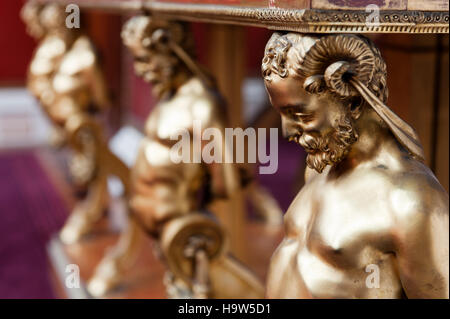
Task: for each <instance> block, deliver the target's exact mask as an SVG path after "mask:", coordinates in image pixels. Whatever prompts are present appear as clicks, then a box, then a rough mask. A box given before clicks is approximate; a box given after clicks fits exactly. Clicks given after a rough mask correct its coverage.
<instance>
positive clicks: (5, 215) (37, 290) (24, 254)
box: [0, 151, 67, 298]
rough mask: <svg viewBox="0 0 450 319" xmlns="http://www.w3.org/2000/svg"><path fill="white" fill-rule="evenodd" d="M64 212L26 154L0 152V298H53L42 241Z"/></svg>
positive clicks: (43, 175) (32, 157)
mask: <svg viewBox="0 0 450 319" xmlns="http://www.w3.org/2000/svg"><path fill="white" fill-rule="evenodd" d="M66 215H67V209H66V207H65V205H64V202H63V201H62V199H61V198H60V195H59V193H58V192H57V191H56V189H55V188H54V186H53V185H52V184H51V181H50V180H49V178H48V176H47V175H46V173H45V172H44V170H43V168H42V167H41V165H40V163H39V161H38V159H37V157H36V156H35V155H34V153H33V152H32V151H20V152H17V151H15V152H8V153H0V298H54V297H55V294H54V292H53V289H52V285H51V281H50V268H49V264H48V260H47V252H46V243H47V241H48V239H49V237H50V235H51V234H53V233H54V232H55V231H57V230H58V229H59V228H60V227H61V225H62V224H63V222H64V220H65V218H66Z"/></svg>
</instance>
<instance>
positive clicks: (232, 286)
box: [122, 16, 263, 298]
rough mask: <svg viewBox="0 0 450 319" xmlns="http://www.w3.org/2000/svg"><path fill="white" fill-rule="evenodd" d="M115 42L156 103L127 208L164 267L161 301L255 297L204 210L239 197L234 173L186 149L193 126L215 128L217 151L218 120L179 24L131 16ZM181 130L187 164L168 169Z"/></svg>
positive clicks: (212, 93) (256, 287)
mask: <svg viewBox="0 0 450 319" xmlns="http://www.w3.org/2000/svg"><path fill="white" fill-rule="evenodd" d="M122 37H123V41H124V43H125V45H126V46H127V47H128V48H129V49H130V50H131V52H132V53H133V55H134V57H135V69H136V72H137V74H138V75H140V76H142V78H143V79H144V80H145V81H147V82H149V83H151V84H152V89H153V93H154V95H155V96H156V97H158V99H159V103H158V104H157V105H156V106H155V108H154V109H153V111H152V112H151V114H150V115H149V117H148V119H147V122H146V126H145V138H144V141H143V142H142V144H141V148H140V151H139V154H138V157H137V160H136V163H135V166H134V167H133V169H132V174H131V175H132V179H131V181H132V183H131V188H132V190H131V200H130V203H131V205H130V206H131V208H132V212H133V214H134V216H135V217H136V218H137V219H138V220H139V222H140V223H141V225H142V226H143V227H144V229H145V230H146V232H147V233H148V234H150V235H151V236H153V237H154V238H155V239H156V241H157V251H159V254H160V256H161V259H162V260H163V261H164V262H165V264H166V265H167V266H168V272H167V275H166V277H165V284H166V287H167V293H168V296H169V297H195V298H228V297H230V298H232V297H240V298H258V297H262V296H263V287H262V285H261V283H260V282H259V280H258V279H257V278H256V277H255V276H254V275H253V274H252V273H251V272H250V271H249V270H248V269H247V268H246V267H244V266H243V265H241V264H240V263H239V262H237V261H236V260H235V259H234V258H233V257H231V256H230V253H229V252H228V250H227V247H226V236H225V235H224V232H223V230H222V226H220V225H219V224H218V223H217V222H216V221H215V219H214V216H212V215H211V214H210V213H208V212H207V210H206V206H207V204H208V203H209V202H211V201H214V200H216V199H219V198H228V197H229V196H230V194H232V193H233V192H236V191H239V185H240V179H239V175H238V173H237V170H236V168H235V167H234V166H233V164H225V163H223V164H222V163H210V164H206V163H194V162H193V161H192V158H193V157H195V156H198V157H199V158H201V154H193V152H194V150H195V148H191V146H192V141H193V140H192V133H193V123H194V121H199V122H200V123H201V128H202V129H205V128H208V127H213V128H218V129H219V131H220V132H221V133H220V136H215V138H214V141H215V143H217V144H218V145H217V148H222V147H223V146H224V134H223V132H224V128H225V123H226V117H225V114H224V107H223V103H222V101H221V98H220V96H219V94H218V93H217V91H216V88H215V87H214V85H213V81H212V80H211V78H210V77H209V76H208V75H206V73H205V72H203V70H202V69H201V68H200V67H199V66H198V65H197V64H196V63H195V62H194V60H193V59H192V56H193V54H194V52H193V51H194V50H193V40H192V38H191V34H190V33H189V32H188V31H187V28H186V25H183V24H180V23H175V22H170V23H169V22H165V21H160V20H157V19H155V18H153V17H148V16H138V17H134V18H132V19H131V20H130V21H128V22H127V23H126V25H125V26H124V29H123V32H122ZM186 130H187V131H189V132H190V137H189V141H188V142H189V145H188V147H189V148H191V150H192V151H191V160H190V161H189V163H183V162H180V163H175V162H174V161H173V160H172V159H171V157H170V150H171V147H172V146H173V145H175V144H176V143H177V142H178V140H173V139H171V136H173V135H175V136H176V135H177V132H180V133H182V132H183V131H186ZM203 147H204V145H202V146H201V148H202V149H203ZM222 154H224V152H222ZM232 213H233V212H230V214H232Z"/></svg>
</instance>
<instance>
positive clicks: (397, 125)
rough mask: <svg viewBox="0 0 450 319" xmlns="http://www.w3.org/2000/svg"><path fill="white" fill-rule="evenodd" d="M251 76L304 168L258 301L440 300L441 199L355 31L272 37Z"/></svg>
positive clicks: (444, 201)
mask: <svg viewBox="0 0 450 319" xmlns="http://www.w3.org/2000/svg"><path fill="white" fill-rule="evenodd" d="M262 73H263V76H264V79H265V84H266V88H267V91H268V93H269V96H270V99H271V103H272V105H273V106H274V107H275V109H276V110H277V111H279V113H280V114H281V118H282V127H283V133H284V136H285V137H286V138H288V139H289V140H292V141H294V142H296V143H298V144H299V145H300V146H302V147H303V148H304V149H305V150H306V152H307V159H306V162H307V166H308V168H307V169H306V172H305V180H306V182H305V185H304V186H303V188H302V189H301V191H300V192H299V193H298V195H297V196H296V198H295V199H294V201H293V202H292V203H291V206H290V207H289V209H288V211H287V213H286V216H285V238H284V240H283V241H282V243H281V244H280V246H279V247H278V249H277V250H276V252H275V253H274V255H273V257H272V261H271V265H270V270H269V276H268V283H267V291H266V295H267V297H269V298H404V297H407V298H448V294H449V287H448V283H449V282H448V281H449V277H448V272H449V264H448V262H449V255H448V247H449V219H448V215H449V199H448V194H447V193H446V192H445V190H444V189H443V188H442V187H441V185H440V184H439V182H438V180H437V179H436V177H435V176H434V175H433V173H432V172H431V170H430V169H429V168H428V167H427V166H426V165H425V164H424V163H423V152H422V147H421V145H420V142H419V140H418V137H417V134H416V133H415V131H414V130H413V129H412V128H411V127H410V126H409V125H408V124H406V123H405V122H404V121H402V120H401V119H400V118H399V117H398V116H397V115H395V114H394V113H393V112H392V111H391V110H390V109H389V108H388V107H387V106H386V105H385V103H386V99H387V96H388V91H387V87H386V76H387V72H386V65H385V62H384V61H383V59H382V57H381V54H380V52H379V50H378V49H377V48H376V47H375V46H374V44H373V43H372V42H371V41H370V40H368V39H367V38H365V37H362V36H359V35H350V34H347V35H340V34H339V35H323V36H313V35H303V34H297V33H287V34H281V33H275V34H273V36H272V38H271V39H270V40H269V42H268V43H267V46H266V50H265V56H264V60H263V64H262ZM369 277H370V278H369Z"/></svg>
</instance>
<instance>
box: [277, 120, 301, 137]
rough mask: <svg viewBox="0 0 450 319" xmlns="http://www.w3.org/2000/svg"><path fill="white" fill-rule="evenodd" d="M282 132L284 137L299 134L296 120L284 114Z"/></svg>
mask: <svg viewBox="0 0 450 319" xmlns="http://www.w3.org/2000/svg"><path fill="white" fill-rule="evenodd" d="M281 132H282V134H283V137H285V138H289V137H290V136H294V135H297V134H298V133H299V125H298V123H297V122H296V121H294V120H292V119H290V118H288V117H286V116H284V115H282V116H281Z"/></svg>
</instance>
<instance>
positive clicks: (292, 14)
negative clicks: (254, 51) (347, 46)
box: [41, 0, 449, 33]
mask: <svg viewBox="0 0 450 319" xmlns="http://www.w3.org/2000/svg"><path fill="white" fill-rule="evenodd" d="M41 2H50V1H48V0H41ZM56 2H59V3H67V4H69V3H73V2H75V3H77V4H79V5H80V7H82V8H86V9H97V10H108V11H115V12H124V13H125V12H137V11H142V10H148V11H151V12H153V13H154V14H157V15H158V16H161V17H164V18H167V19H176V20H184V21H197V22H209V23H223V24H235V25H246V26H255V27H264V28H268V29H272V30H286V31H296V32H308V33H355V32H356V33H448V32H449V13H448V11H418V10H381V11H380V25H379V26H372V25H368V24H367V23H366V19H367V17H368V16H369V15H370V13H367V12H365V11H364V10H334V9H333V10H320V9H281V8H257V7H239V6H225V5H208V4H185V3H161V2H158V1H125V2H123V1H96V2H87V1H68V0H59V1H56Z"/></svg>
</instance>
